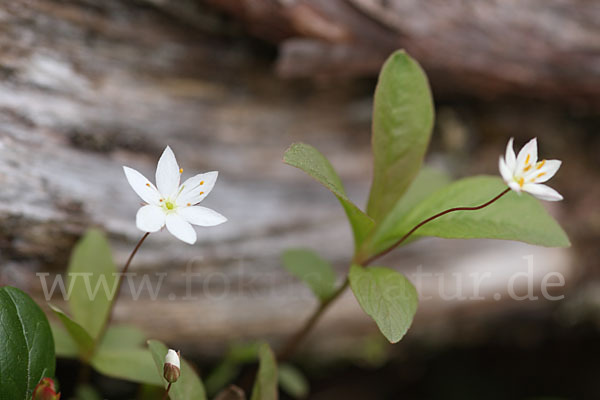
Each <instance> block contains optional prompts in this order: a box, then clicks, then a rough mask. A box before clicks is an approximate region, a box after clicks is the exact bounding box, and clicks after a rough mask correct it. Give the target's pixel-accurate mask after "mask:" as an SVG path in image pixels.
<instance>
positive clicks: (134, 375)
mask: <svg viewBox="0 0 600 400" xmlns="http://www.w3.org/2000/svg"><path fill="white" fill-rule="evenodd" d="M90 363H91V364H92V366H93V367H94V369H95V370H96V371H98V372H100V373H102V374H104V375H106V376H111V377H113V378H119V379H125V380H128V381H132V382H138V383H147V384H150V385H162V383H163V382H164V380H163V379H162V378H161V377H160V376H159V375H157V374H156V365H155V364H154V358H153V357H152V353H150V350H148V349H144V348H139V347H138V348H135V347H133V348H121V349H118V348H113V349H109V348H107V347H106V346H104V347H100V348H99V349H98V351H97V352H96V354H94V356H93V357H92V359H91V361H90ZM190 398H196V397H190ZM198 398H199V397H198Z"/></svg>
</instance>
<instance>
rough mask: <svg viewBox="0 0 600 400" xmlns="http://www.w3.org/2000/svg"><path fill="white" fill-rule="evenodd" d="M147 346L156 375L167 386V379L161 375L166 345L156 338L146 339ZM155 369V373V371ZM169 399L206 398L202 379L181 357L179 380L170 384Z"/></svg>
mask: <svg viewBox="0 0 600 400" xmlns="http://www.w3.org/2000/svg"><path fill="white" fill-rule="evenodd" d="M148 347H149V348H150V351H151V353H152V357H153V358H154V364H155V366H156V370H158V376H159V377H160V379H161V381H162V382H163V385H164V387H165V388H166V387H167V381H166V380H165V379H164V378H163V377H162V376H163V368H164V362H165V356H166V355H167V351H168V350H169V349H168V348H167V346H165V345H164V344H163V343H161V342H159V341H158V340H148ZM156 370H155V373H156ZM169 397H170V398H171V400H189V399H194V400H206V393H205V391H204V386H203V385H202V381H201V380H200V378H199V377H198V375H197V374H196V371H194V369H193V368H192V366H191V365H190V364H189V363H188V362H187V361H186V360H185V359H184V358H183V357H182V358H181V376H180V377H179V380H178V381H177V382H176V383H175V384H173V386H171V391H170V392H169Z"/></svg>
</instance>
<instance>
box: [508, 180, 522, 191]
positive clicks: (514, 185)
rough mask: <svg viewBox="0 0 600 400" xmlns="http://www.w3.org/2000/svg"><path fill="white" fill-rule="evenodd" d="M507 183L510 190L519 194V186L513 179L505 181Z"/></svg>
mask: <svg viewBox="0 0 600 400" xmlns="http://www.w3.org/2000/svg"><path fill="white" fill-rule="evenodd" d="M506 183H507V184H508V187H509V188H511V189H512V190H514V191H515V192H517V193H519V194H521V186H519V184H518V183H517V182H515V181H510V182H506Z"/></svg>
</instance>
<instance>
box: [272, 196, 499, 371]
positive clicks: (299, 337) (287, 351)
mask: <svg viewBox="0 0 600 400" xmlns="http://www.w3.org/2000/svg"><path fill="white" fill-rule="evenodd" d="M509 191H510V188H506V189H505V190H504V191H503V192H502V193H500V194H498V195H497V196H496V197H494V198H493V199H491V200H489V201H487V202H486V203H483V204H481V205H479V206H476V207H454V208H449V209H447V210H445V211H442V212H439V213H437V214H435V215H433V216H431V217H429V218H427V219H425V220H423V221H421V222H419V223H418V224H417V225H415V226H414V227H413V228H412V229H411V230H410V231H408V232H407V233H406V234H405V235H404V236H402V237H401V238H400V239H399V240H398V241H397V242H395V243H394V244H393V245H392V246H390V247H389V248H387V249H385V250H383V251H382V252H380V253H378V254H375V255H374V256H372V257H370V258H368V259H366V260H365V261H360V260H355V261H353V263H355V264H358V265H362V266H363V267H366V266H368V265H369V264H371V263H372V262H373V261H375V260H377V259H378V258H379V257H383V256H384V255H386V254H388V253H389V252H391V251H392V250H394V249H395V248H396V247H398V246H400V245H401V244H402V243H403V242H404V241H405V240H406V239H408V238H409V237H410V235H412V234H413V233H415V231H416V230H417V229H419V228H420V227H422V226H423V225H425V224H427V223H428V222H431V221H433V220H434V219H437V218H439V217H441V216H443V215H446V214H448V213H451V212H455V211H475V210H480V209H482V208H485V207H487V206H489V205H490V204H492V203H494V202H496V201H497V200H498V199H500V198H501V197H502V196H504V195H505V194H506V193H508V192H509ZM349 285H350V281H349V279H348V278H346V280H345V281H344V284H343V285H342V286H340V288H339V289H338V290H337V291H336V292H335V293H334V294H333V295H332V296H331V297H330V298H329V299H327V300H325V301H323V302H322V303H321V304H320V305H319V307H318V308H317V309H316V310H315V311H314V313H313V314H312V315H311V316H310V317H309V319H308V320H307V321H306V323H305V324H304V325H302V326H301V327H300V329H299V330H298V331H297V332H296V333H295V334H294V335H293V336H292V337H291V338H290V340H289V341H288V342H287V344H286V345H285V346H284V347H283V350H282V351H281V353H280V355H279V357H278V359H279V361H285V360H287V359H288V358H289V357H290V356H291V355H292V354H293V353H294V352H295V351H296V349H297V348H298V346H299V345H300V344H301V343H302V341H303V340H304V339H305V338H306V336H307V335H308V334H309V333H310V331H311V330H312V328H313V327H314V326H315V325H316V324H317V322H318V321H319V319H320V318H321V316H322V315H323V313H324V312H325V311H326V310H327V308H329V306H330V305H331V304H332V303H333V302H334V301H335V300H336V299H337V298H338V297H340V295H341V294H342V293H343V292H344V291H345V290H346V289H347V288H348V286H349Z"/></svg>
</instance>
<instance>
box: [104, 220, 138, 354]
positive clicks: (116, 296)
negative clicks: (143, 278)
mask: <svg viewBox="0 0 600 400" xmlns="http://www.w3.org/2000/svg"><path fill="white" fill-rule="evenodd" d="M149 235H150V232H146V233H144V236H142V238H141V239H140V241H139V242H138V243H137V244H136V245H135V247H134V248H133V251H132V252H131V254H130V255H129V258H128V259H127V262H126V263H125V266H124V267H123V271H122V272H121V274H120V275H119V282H118V283H117V288H116V290H115V293H114V296H113V299H112V302H111V303H110V308H109V310H108V317H107V318H106V321H104V325H103V326H102V329H101V330H100V335H99V336H98V340H97V342H96V343H100V341H101V340H102V337H103V336H104V334H105V333H106V330H107V329H108V326H109V325H110V323H111V321H112V318H113V313H114V310H115V305H116V304H117V300H118V299H119V293H120V292H121V286H122V285H123V279H124V278H125V274H127V271H128V270H129V265H130V264H131V261H132V260H133V257H134V256H135V254H136V253H137V252H138V250H139V249H140V247H141V246H142V243H144V240H146V238H147V237H148V236H149Z"/></svg>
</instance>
